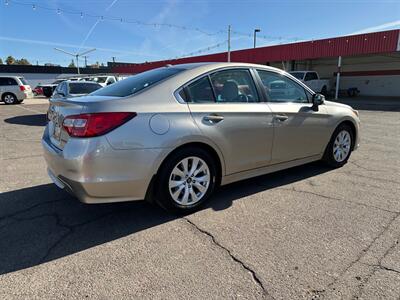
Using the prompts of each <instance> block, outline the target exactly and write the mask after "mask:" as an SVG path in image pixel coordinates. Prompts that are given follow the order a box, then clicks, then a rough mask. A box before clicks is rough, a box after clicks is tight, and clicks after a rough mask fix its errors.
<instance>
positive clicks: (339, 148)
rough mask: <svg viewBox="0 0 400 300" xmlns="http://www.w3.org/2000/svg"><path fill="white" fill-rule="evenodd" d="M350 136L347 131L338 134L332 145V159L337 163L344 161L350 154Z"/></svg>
mask: <svg viewBox="0 0 400 300" xmlns="http://www.w3.org/2000/svg"><path fill="white" fill-rule="evenodd" d="M350 148H351V135H350V133H349V132H348V131H347V130H342V131H340V132H339V133H338V135H337V136H336V138H335V141H334V143H333V157H334V158H335V160H336V161H337V162H342V161H344V160H345V159H346V158H347V157H348V156H349V154H350Z"/></svg>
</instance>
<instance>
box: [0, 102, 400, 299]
mask: <svg viewBox="0 0 400 300" xmlns="http://www.w3.org/2000/svg"><path fill="white" fill-rule="evenodd" d="M378 101H379V99H364V100H361V99H357V100H353V102H352V103H353V104H354V105H355V106H356V107H358V108H360V109H362V110H360V118H361V121H362V129H361V130H362V131H361V134H362V137H361V146H360V148H359V150H357V151H356V152H354V153H353V155H352V157H351V158H350V161H349V163H348V164H347V165H345V166H344V167H343V168H340V169H336V170H332V169H329V168H326V167H325V166H323V165H321V164H319V163H312V164H308V165H305V166H301V167H296V168H293V169H290V170H286V171H281V172H278V173H274V174H270V175H266V176H261V177H257V178H254V179H250V180H246V181H243V182H240V183H235V184H232V185H229V186H226V187H223V188H221V189H220V190H219V191H218V193H217V194H216V196H215V197H214V198H213V199H212V201H210V204H209V206H208V207H207V208H206V209H204V210H202V211H200V212H197V213H195V214H192V215H189V216H186V217H182V218H181V217H175V216H171V215H169V214H167V213H166V212H164V211H163V210H161V209H159V208H157V207H154V206H151V205H149V204H147V203H144V202H143V201H138V202H132V203H117V204H107V205H85V204H81V203H79V202H78V201H77V200H75V199H74V198H72V197H71V196H69V195H68V194H67V193H65V192H63V191H61V190H59V189H58V188H57V187H56V186H55V185H53V184H51V183H50V180H49V178H48V176H47V173H46V167H45V162H44V160H43V158H42V151H41V145H40V138H41V134H42V132H43V129H44V125H45V113H46V110H47V104H46V102H47V100H46V99H29V100H27V101H25V102H24V103H23V104H22V105H8V106H6V105H3V104H0V135H1V139H0V143H1V144H0V170H1V171H0V173H1V176H0V249H1V250H0V253H1V255H0V298H1V299H9V298H26V299H35V298H50V299H57V298H72V297H77V298H91V299H106V298H107V299H108V298H164V299H165V298H173V299H176V298H195V299H211V298H245V299H248V298H251V299H261V298H266V299H295V298H305V299H317V298H318V299H323V298H326V299H335V298H337V299H343V298H345V299H351V298H360V299H383V298H384V299H399V297H400V284H399V282H400V244H399V239H400V200H399V199H400V176H399V175H400V155H399V148H400V112H399V111H400V109H399V107H400V101H399V102H398V103H396V102H393V101H389V100H387V101H386V102H382V105H376V103H377V102H378Z"/></svg>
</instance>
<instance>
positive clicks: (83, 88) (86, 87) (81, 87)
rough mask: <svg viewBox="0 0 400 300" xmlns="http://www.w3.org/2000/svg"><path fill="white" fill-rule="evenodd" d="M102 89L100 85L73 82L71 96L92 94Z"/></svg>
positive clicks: (70, 90) (70, 89) (70, 86)
mask: <svg viewBox="0 0 400 300" xmlns="http://www.w3.org/2000/svg"><path fill="white" fill-rule="evenodd" d="M100 88H102V86H101V85H100V84H95V83H85V82H73V83H70V84H69V93H70V94H90V93H91V92H94V91H97V90H98V89H100Z"/></svg>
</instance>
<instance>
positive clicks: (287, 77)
mask: <svg viewBox="0 0 400 300" xmlns="http://www.w3.org/2000/svg"><path fill="white" fill-rule="evenodd" d="M255 71H256V74H257V77H258V80H259V83H260V84H261V87H262V88H263V89H262V90H263V93H264V95H265V99H266V102H267V103H268V104H274V103H277V104H284V103H291V104H303V105H304V104H312V96H313V95H314V94H315V92H314V91H312V90H311V89H310V88H308V87H307V86H305V85H304V84H303V83H302V82H300V81H299V80H298V79H296V78H295V77H294V78H295V80H293V79H292V78H290V77H289V76H287V75H286V74H285V73H284V72H282V73H280V72H274V71H271V70H267V69H261V68H255ZM258 71H263V72H270V73H273V74H274V75H278V76H283V77H285V78H286V79H287V80H289V81H291V82H293V83H294V84H295V85H297V86H299V87H300V88H302V89H303V91H304V93H305V94H306V97H307V103H306V102H290V101H285V102H274V101H271V99H270V98H269V97H268V95H267V93H266V92H265V90H264V84H263V83H262V80H261V76H260V74H258ZM292 77H293V76H292ZM307 92H308V93H309V94H311V97H308V93H307ZM309 98H311V99H309Z"/></svg>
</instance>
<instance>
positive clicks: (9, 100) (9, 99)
mask: <svg viewBox="0 0 400 300" xmlns="http://www.w3.org/2000/svg"><path fill="white" fill-rule="evenodd" d="M2 100H3V101H4V103H5V104H16V103H18V99H17V97H16V96H15V95H13V94H11V93H6V94H4V95H3V97H2Z"/></svg>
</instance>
